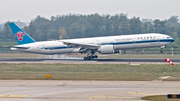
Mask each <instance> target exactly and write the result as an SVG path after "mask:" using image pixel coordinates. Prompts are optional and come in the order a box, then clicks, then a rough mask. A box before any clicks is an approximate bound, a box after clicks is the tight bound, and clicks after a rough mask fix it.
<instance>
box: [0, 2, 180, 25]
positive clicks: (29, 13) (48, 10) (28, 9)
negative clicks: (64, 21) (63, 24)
mask: <svg viewBox="0 0 180 101" xmlns="http://www.w3.org/2000/svg"><path fill="white" fill-rule="evenodd" d="M68 13H75V14H92V13H99V14H111V15H114V14H117V13H126V14H128V18H132V17H134V16H135V17H140V18H141V19H144V18H147V19H162V20H163V19H168V18H169V17H170V16H172V15H178V16H180V0H0V22H6V21H8V20H10V21H17V20H20V21H23V22H30V21H31V20H32V19H34V18H35V17H36V16H37V15H41V16H43V17H46V18H48V19H49V18H50V17H51V16H56V15H62V14H68Z"/></svg>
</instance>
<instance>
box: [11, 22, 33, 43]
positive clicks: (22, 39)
mask: <svg viewBox="0 0 180 101" xmlns="http://www.w3.org/2000/svg"><path fill="white" fill-rule="evenodd" d="M9 26H10V27H11V30H12V32H13V34H14V37H15V38H16V41H17V42H18V44H19V45H22V44H28V43H34V42H35V41H34V39H32V38H31V37H30V36H29V35H28V34H27V33H26V32H24V31H23V30H22V29H21V28H19V27H18V26H17V25H16V24H15V23H13V22H11V23H9Z"/></svg>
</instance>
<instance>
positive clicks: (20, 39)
mask: <svg viewBox="0 0 180 101" xmlns="http://www.w3.org/2000/svg"><path fill="white" fill-rule="evenodd" d="M15 36H16V37H18V40H19V41H22V40H23V36H25V33H23V32H21V31H19V32H17V33H16V34H15Z"/></svg>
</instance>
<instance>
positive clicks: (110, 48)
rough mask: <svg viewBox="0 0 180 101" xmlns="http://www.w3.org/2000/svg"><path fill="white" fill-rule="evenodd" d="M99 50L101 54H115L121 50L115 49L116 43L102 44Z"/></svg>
mask: <svg viewBox="0 0 180 101" xmlns="http://www.w3.org/2000/svg"><path fill="white" fill-rule="evenodd" d="M98 51H99V52H100V53H101V54H114V53H119V50H114V45H103V46H101V47H100V48H99V49H98Z"/></svg>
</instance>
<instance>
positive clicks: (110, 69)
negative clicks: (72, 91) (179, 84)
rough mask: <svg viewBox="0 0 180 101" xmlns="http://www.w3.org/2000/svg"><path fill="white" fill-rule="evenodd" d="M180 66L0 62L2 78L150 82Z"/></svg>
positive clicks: (176, 71)
mask: <svg viewBox="0 0 180 101" xmlns="http://www.w3.org/2000/svg"><path fill="white" fill-rule="evenodd" d="M179 72H180V65H174V66H171V65H155V64H153V65H150V64H148V65H126V64H23V63H22V64H8V63H7V64H6V63H1V64H0V79H11V80H12V79H13V80H14V79H25V80H36V79H45V75H51V76H52V78H51V79H52V80H124V81H149V80H154V79H158V78H159V77H161V76H167V75H168V76H179Z"/></svg>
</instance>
